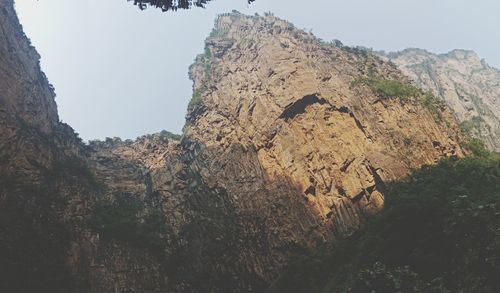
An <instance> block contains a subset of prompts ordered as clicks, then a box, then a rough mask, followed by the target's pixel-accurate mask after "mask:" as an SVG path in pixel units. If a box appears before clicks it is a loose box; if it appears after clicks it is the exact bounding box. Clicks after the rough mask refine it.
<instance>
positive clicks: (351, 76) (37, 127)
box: [0, 0, 464, 293]
mask: <svg viewBox="0 0 500 293" xmlns="http://www.w3.org/2000/svg"><path fill="white" fill-rule="evenodd" d="M0 13H1V14H2V17H1V18H0V27H1V28H2V30H1V31H0V76H1V79H0V105H1V109H0V114H1V116H0V119H1V120H0V124H1V127H0V134H1V136H0V158H1V162H0V174H1V175H2V177H1V180H2V182H1V185H0V215H1V216H0V220H1V222H0V229H1V230H0V232H1V233H0V237H1V239H0V240H1V241H0V245H1V247H0V253H1V259H2V260H3V261H2V262H1V263H0V276H1V278H2V282H0V284H1V285H0V286H1V287H0V289H1V290H0V291H6V292H12V291H17V292H96V293H97V292H262V291H263V290H265V289H266V288H267V286H268V285H269V284H270V283H271V282H272V281H273V280H274V279H275V278H276V277H277V276H278V274H279V273H280V270H281V269H282V268H283V267H284V265H286V263H287V262H288V260H289V259H290V257H291V256H292V255H296V254H300V253H302V252H303V251H306V250H308V249H310V248H315V247H319V246H329V245H333V244H334V243H335V241H336V240H338V239H342V238H344V237H347V236H349V235H351V234H352V233H353V232H355V231H356V230H357V229H359V228H360V227H361V226H362V225H363V223H364V222H365V221H366V219H367V218H368V217H369V216H371V215H373V214H375V213H377V211H379V210H380V209H381V208H382V207H383V203H384V192H385V185H386V183H387V182H391V181H394V180H399V179H402V178H404V177H405V176H406V175H407V174H408V173H409V172H410V171H411V170H413V169H417V168H420V167H422V166H425V165H431V164H434V163H435V162H437V161H438V160H439V159H440V158H443V157H461V156H463V155H464V152H463V150H462V148H461V147H460V141H461V140H462V137H461V133H460V131H459V129H458V125H457V123H456V121H455V118H454V117H453V115H452V113H451V112H450V111H449V110H448V109H447V108H446V107H441V106H440V105H429V104H428V103H427V104H426V103H423V102H422V101H421V100H420V98H421V97H419V95H418V94H416V95H415V96H412V97H404V98H403V97H397V96H387V95H383V94H382V93H380V92H379V91H377V90H374V88H373V87H372V86H370V84H369V83H366V82H364V81H366V80H368V79H373V80H377V81H384V80H386V81H391V82H392V83H395V84H397V85H399V86H403V87H405V86H409V80H408V78H406V77H405V76H404V75H403V74H402V73H401V72H400V71H399V70H398V69H396V68H395V67H394V66H392V65H391V64H389V63H387V62H385V61H383V60H381V59H380V58H378V57H376V56H374V55H371V54H367V53H366V52H363V51H356V50H352V49H350V48H344V47H338V46H335V45H329V44H323V43H321V42H320V41H319V40H318V39H316V38H315V37H314V36H312V35H311V34H308V33H305V32H303V31H301V30H298V29H296V28H295V27H294V26H293V25H292V24H290V23H288V22H286V21H283V20H280V19H278V18H276V17H274V16H272V15H266V16H245V15H241V14H239V13H232V14H227V15H222V16H220V17H219V18H218V19H217V21H216V24H215V28H214V31H213V32H212V34H211V35H210V37H209V38H208V39H207V40H206V50H205V53H204V54H202V55H200V56H198V57H197V59H196V62H195V64H194V65H193V66H192V67H191V69H190V75H191V78H192V79H193V82H194V85H193V99H192V101H191V103H190V106H189V109H188V113H187V116H186V126H185V128H184V132H183V135H182V137H179V136H175V135H171V134H168V133H160V134H154V135H146V136H144V137H141V138H138V139H137V140H135V141H121V140H117V139H115V140H113V139H109V140H107V141H105V142H91V143H90V144H83V143H82V142H81V141H80V140H79V139H78V137H77V135H76V134H75V133H74V132H73V130H72V129H71V128H70V127H69V126H67V125H65V124H63V123H61V122H59V118H58V116H57V110H56V105H55V102H54V92H53V89H52V87H51V86H50V84H49V83H48V82H47V80H46V78H45V76H44V75H43V73H42V72H41V70H40V67H39V63H38V59H39V56H38V55H37V53H36V51H35V50H34V49H33V48H32V47H31V46H30V43H29V40H28V39H27V38H26V37H25V36H24V34H23V33H22V29H21V27H20V25H19V23H18V19H17V17H16V15H15V12H14V10H13V3H12V1H11V0H0Z"/></svg>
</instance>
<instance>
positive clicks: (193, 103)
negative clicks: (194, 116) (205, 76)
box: [189, 90, 203, 108]
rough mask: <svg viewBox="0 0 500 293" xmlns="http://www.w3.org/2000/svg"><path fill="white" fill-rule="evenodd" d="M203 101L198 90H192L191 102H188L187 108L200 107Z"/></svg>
mask: <svg viewBox="0 0 500 293" xmlns="http://www.w3.org/2000/svg"><path fill="white" fill-rule="evenodd" d="M202 103H203V100H202V98H201V94H200V92H199V91H198V90H193V96H192V97H191V101H189V108H192V107H194V106H198V105H201V104H202Z"/></svg>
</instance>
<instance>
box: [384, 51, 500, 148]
mask: <svg viewBox="0 0 500 293" xmlns="http://www.w3.org/2000/svg"><path fill="white" fill-rule="evenodd" d="M386 57H388V58H389V59H390V60H391V61H393V62H394V63H395V64H396V65H398V66H399V67H400V68H401V70H402V71H403V72H404V73H405V74H406V75H408V76H409V77H411V78H412V79H413V80H414V81H415V82H416V83H417V84H418V85H420V86H422V87H423V88H425V89H427V90H431V91H432V92H434V93H435V94H437V95H439V96H441V97H442V98H443V99H444V100H445V101H446V103H447V104H448V106H449V107H450V108H451V109H452V110H453V111H454V113H455V115H456V117H457V119H458V120H459V121H460V122H461V125H462V128H463V129H464V130H465V131H466V132H468V133H469V134H470V135H471V136H473V137H476V138H479V139H481V140H482V141H483V142H484V143H485V144H486V146H488V147H489V148H490V149H491V150H494V151H500V71H499V70H498V69H496V68H492V67H490V66H489V65H488V64H487V63H486V62H485V61H484V60H481V59H480V57H479V56H478V55H477V54H476V53H475V52H473V51H466V50H454V51H452V52H450V53H447V54H440V55H438V54H433V53H430V52H427V51H425V50H420V49H408V50H404V51H402V52H398V53H390V54H387V55H386Z"/></svg>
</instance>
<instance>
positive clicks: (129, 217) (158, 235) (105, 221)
mask: <svg viewBox="0 0 500 293" xmlns="http://www.w3.org/2000/svg"><path fill="white" fill-rule="evenodd" d="M89 224H90V227H91V228H92V229H93V230H94V231H96V232H98V233H99V235H100V237H101V238H102V239H104V240H107V241H110V240H117V241H121V242H124V243H128V244H130V245H132V246H134V247H137V248H145V249H149V250H150V251H152V252H161V251H162V250H163V247H164V245H165V241H164V239H163V238H164V236H165V233H166V225H165V216H164V214H163V213H162V212H161V211H160V210H157V209H147V208H146V207H145V206H144V204H143V203H142V202H141V201H139V200H138V199H136V198H132V197H127V196H120V197H117V198H116V199H115V200H114V201H112V202H111V201H107V200H101V201H99V202H97V203H96V205H95V206H94V208H93V210H92V215H91V217H90V220H89Z"/></svg>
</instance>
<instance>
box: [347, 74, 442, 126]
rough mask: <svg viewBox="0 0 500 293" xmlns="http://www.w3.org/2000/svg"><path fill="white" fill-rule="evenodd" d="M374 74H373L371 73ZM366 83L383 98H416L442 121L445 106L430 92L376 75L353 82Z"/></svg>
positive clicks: (356, 83) (354, 83)
mask: <svg viewBox="0 0 500 293" xmlns="http://www.w3.org/2000/svg"><path fill="white" fill-rule="evenodd" d="M371 75H373V74H371ZM358 85H365V86H368V87H369V88H370V89H371V90H373V92H374V93H376V94H377V95H379V96H380V97H381V98H383V99H390V98H397V99H399V100H401V101H410V100H416V101H418V102H419V103H421V104H422V105H423V106H424V107H426V108H427V109H428V110H429V111H430V112H431V113H432V114H433V115H434V116H435V117H436V118H437V120H439V121H441V119H442V114H441V112H442V111H443V110H444V108H445V104H444V102H443V101H442V100H440V99H439V98H437V97H436V96H435V95H433V94H432V93H430V92H425V91H423V90H422V89H420V88H418V87H416V86H414V85H412V84H409V83H404V82H401V81H399V80H391V79H379V78H374V77H369V78H365V77H363V78H359V79H357V80H355V81H354V82H353V83H352V86H358Z"/></svg>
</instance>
